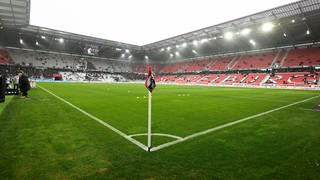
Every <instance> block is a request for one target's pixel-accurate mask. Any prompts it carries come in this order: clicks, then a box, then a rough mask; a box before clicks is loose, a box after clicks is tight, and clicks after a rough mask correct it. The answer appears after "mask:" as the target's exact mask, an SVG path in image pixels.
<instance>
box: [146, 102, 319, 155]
mask: <svg viewBox="0 0 320 180" xmlns="http://www.w3.org/2000/svg"><path fill="white" fill-rule="evenodd" d="M318 97H320V96H313V97H311V98H308V99H304V100H301V101H297V102H294V103H291V104H288V105H285V106H281V107H278V108H275V109H271V110H269V111H265V112H262V113H259V114H255V115H252V116H249V117H246V118H242V119H239V120H236V121H232V122H230V123H226V124H223V125H220V126H217V127H214V128H211V129H207V130H204V131H201V132H197V133H194V134H191V135H189V136H186V137H184V138H182V139H178V140H175V141H171V142H168V143H165V144H161V145H159V146H156V147H154V148H152V149H151V151H157V150H160V149H163V148H166V147H169V146H172V145H175V144H178V143H180V142H183V141H186V140H189V139H192V138H195V137H198V136H202V135H205V134H208V133H211V132H214V131H217V130H219V129H223V128H226V127H229V126H233V125H236V124H239V123H241V122H245V121H248V120H250V119H254V118H257V117H260V116H263V115H266V114H269V113H272V112H275V111H279V110H281V109H284V108H287V107H290V106H294V105H297V104H301V103H304V102H306V101H310V100H312V99H315V98H318Z"/></svg>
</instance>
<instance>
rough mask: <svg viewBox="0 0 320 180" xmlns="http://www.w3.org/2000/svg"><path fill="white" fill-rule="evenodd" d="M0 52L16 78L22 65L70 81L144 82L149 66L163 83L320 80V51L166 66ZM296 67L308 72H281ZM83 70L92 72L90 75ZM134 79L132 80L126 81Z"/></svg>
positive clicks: (243, 55)
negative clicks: (319, 72) (17, 70)
mask: <svg viewBox="0 0 320 180" xmlns="http://www.w3.org/2000/svg"><path fill="white" fill-rule="evenodd" d="M0 52H1V61H0V62H1V64H2V65H5V64H7V65H10V67H11V68H10V69H11V72H12V74H14V70H15V69H17V68H16V67H15V66H19V67H20V69H21V68H23V69H25V70H26V71H27V72H28V73H29V74H30V76H31V77H34V78H36V79H39V78H44V79H46V78H47V79H55V77H53V74H57V73H60V74H61V77H62V79H63V80H66V81H104V82H115V81H128V80H129V79H131V80H143V78H144V77H143V76H139V75H138V74H142V75H143V74H144V73H145V72H146V69H147V68H148V66H152V67H153V70H154V72H155V73H156V81H159V82H162V83H177V84H203V85H204V84H208V85H212V84H214V85H217V84H220V85H250V86H267V85H269V86H297V87H311V86H314V85H318V82H319V76H318V75H317V74H316V73H317V70H316V69H314V68H313V72H310V71H309V72H306V71H305V70H306V69H305V67H317V66H319V65H320V63H319V62H320V48H319V47H304V48H294V49H280V50H272V51H269V52H260V53H259V52H254V53H241V54H234V55H227V56H224V57H223V56H222V57H210V58H206V59H199V60H195V59H194V60H191V61H184V62H179V63H161V64H160V63H159V64H144V63H129V62H121V61H120V62H119V61H113V60H104V59H99V58H91V57H79V56H75V55H71V54H61V53H49V52H37V51H30V50H21V49H8V50H5V49H1V51H0ZM296 67H301V68H302V69H300V70H299V69H298V71H303V72H289V73H280V72H284V71H286V68H296ZM2 68H5V66H2ZM303 68H304V69H303ZM273 69H276V71H275V70H273ZM279 69H280V70H282V71H279ZM283 69H284V70H283ZM83 71H86V72H87V75H86V73H84V72H83ZM254 71H256V72H254ZM295 71H297V70H295ZM113 73H120V74H115V75H113ZM121 73H125V75H121ZM188 73H189V74H188ZM193 73H201V74H193ZM313 73H315V74H313ZM128 74H130V75H128ZM172 74H174V75H172ZM128 76H129V79H126V77H128Z"/></svg>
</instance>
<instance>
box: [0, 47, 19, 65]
mask: <svg viewBox="0 0 320 180" xmlns="http://www.w3.org/2000/svg"><path fill="white" fill-rule="evenodd" d="M14 63H15V61H14V60H13V59H12V58H11V56H10V54H9V52H8V51H6V50H4V49H1V48H0V64H14Z"/></svg>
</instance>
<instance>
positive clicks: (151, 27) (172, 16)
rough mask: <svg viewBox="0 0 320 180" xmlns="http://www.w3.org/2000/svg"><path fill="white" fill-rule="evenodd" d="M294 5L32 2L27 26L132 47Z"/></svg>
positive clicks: (179, 0) (168, 0)
mask: <svg viewBox="0 0 320 180" xmlns="http://www.w3.org/2000/svg"><path fill="white" fill-rule="evenodd" d="M295 1H296V0H219V1H217V0H32V1H31V18H30V21H31V23H30V24H32V25H37V26H42V27H47V28H52V29H57V30H63V31H67V32H73V33H77V34H83V35H89V36H94V37H99V38H103V39H109V40H114V41H120V42H124V43H130V44H135V45H145V44H148V43H152V42H156V41H159V40H163V39H166V38H169V37H173V36H176V35H180V34H183V33H187V32H190V31H194V30H197V29H201V28H205V27H208V26H212V25H215V24H218V23H222V22H225V21H228V20H232V19H235V18H239V17H243V16H246V15H250V14H253V13H257V12H260V11H263V10H267V9H271V8H274V7H277V6H281V5H285V4H288V3H291V2H295Z"/></svg>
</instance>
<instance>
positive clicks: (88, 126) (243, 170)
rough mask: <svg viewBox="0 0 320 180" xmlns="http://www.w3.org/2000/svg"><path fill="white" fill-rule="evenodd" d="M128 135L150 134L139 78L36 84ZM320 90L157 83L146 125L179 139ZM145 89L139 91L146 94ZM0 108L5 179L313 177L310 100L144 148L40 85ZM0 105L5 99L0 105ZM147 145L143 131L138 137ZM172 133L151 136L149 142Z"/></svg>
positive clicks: (318, 137)
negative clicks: (135, 81) (152, 149)
mask: <svg viewBox="0 0 320 180" xmlns="http://www.w3.org/2000/svg"><path fill="white" fill-rule="evenodd" d="M40 85H41V86H42V87H45V88H46V89H48V90H50V91H52V92H53V93H55V94H56V95H58V96H60V97H62V98H64V99H65V100H67V101H69V102H71V103H72V104H74V105H76V106H78V107H80V108H81V109H83V110H85V111H87V112H88V113H90V114H92V115H94V116H96V117H98V118H100V119H102V120H103V121H105V122H107V123H109V124H110V125H112V126H113V127H115V128H117V129H119V130H120V131H122V132H124V133H125V134H137V133H146V132H147V91H146V89H145V88H144V87H143V85H141V84H84V83H41V84H40ZM317 95H319V91H301V90H279V89H250V88H224V87H199V86H173V85H171V86H169V85H158V87H157V88H156V90H155V91H154V93H153V110H152V113H153V114H152V119H153V124H152V125H153V126H152V130H153V132H155V133H166V134H172V135H177V136H181V137H185V136H188V135H191V134H193V133H197V132H200V131H204V130H206V129H209V128H213V127H216V126H219V125H222V124H225V123H228V122H232V121H235V120H238V119H241V118H244V117H248V116H251V115H254V114H258V113H261V112H264V111H267V110H271V109H275V108H278V107H281V106H284V105H287V104H291V103H293V102H296V101H301V100H304V99H307V98H310V97H313V96H317ZM144 96H145V97H144ZM30 97H31V99H29V100H25V99H19V98H14V99H13V100H12V101H11V102H10V103H9V104H8V105H7V106H6V107H5V109H4V110H3V112H2V113H1V115H0V127H1V128H0V144H1V148H0V177H2V178H5V179H74V178H87V179H119V178H125V179H168V178H169V179H253V178H254V179H256V178H259V179H318V178H319V177H320V153H319V152H320V118H319V117H320V114H319V112H317V111H313V110H312V108H313V107H314V106H315V105H316V104H319V103H320V98H316V99H313V100H310V101H307V102H304V103H301V104H297V105H295V106H291V107H288V108H286V109H282V110H279V111H276V112H273V113H270V114H267V115H264V116H261V117H258V118H254V119H251V120H249V121H247V122H243V123H240V124H237V125H234V126H231V127H228V128H225V129H222V130H218V131H215V132H212V133H209V134H206V135H203V136H199V137H196V138H194V139H190V140H187V141H185V142H181V143H179V144H176V145H173V146H170V147H167V148H164V149H161V150H159V151H155V152H152V153H148V152H145V151H143V150H142V149H140V148H139V147H137V146H136V145H134V144H132V143H131V142H129V141H127V140H126V139H124V138H123V137H121V136H119V135H118V134H116V133H114V132H113V131H111V130H110V129H108V128H106V127H104V126H102V125H101V124H99V123H97V122H95V121H94V120H92V119H90V118H89V117H87V116H85V115H84V114H82V113H80V112H79V111H77V110H76V109H74V108H72V107H70V106H69V105H67V104H65V103H63V102H62V101H60V100H58V99H57V98H55V97H54V96H52V95H50V94H48V93H47V92H45V91H43V90H41V89H40V88H36V89H32V90H31V91H30ZM0 108H1V106H0ZM136 139H137V140H138V141H141V142H142V143H144V144H146V137H145V136H141V137H136ZM172 140H173V139H170V138H167V137H159V136H155V137H153V144H152V145H153V146H157V145H160V144H163V143H166V142H169V141H172Z"/></svg>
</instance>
